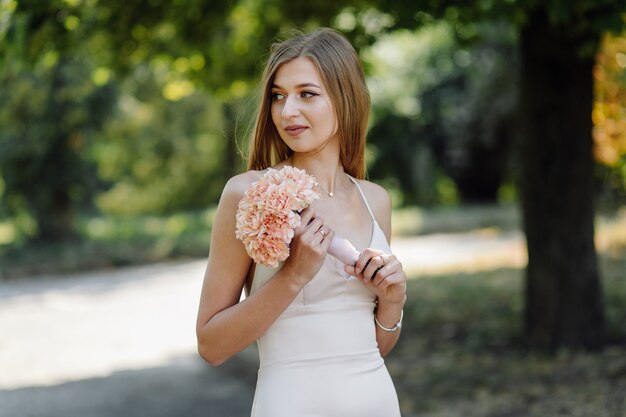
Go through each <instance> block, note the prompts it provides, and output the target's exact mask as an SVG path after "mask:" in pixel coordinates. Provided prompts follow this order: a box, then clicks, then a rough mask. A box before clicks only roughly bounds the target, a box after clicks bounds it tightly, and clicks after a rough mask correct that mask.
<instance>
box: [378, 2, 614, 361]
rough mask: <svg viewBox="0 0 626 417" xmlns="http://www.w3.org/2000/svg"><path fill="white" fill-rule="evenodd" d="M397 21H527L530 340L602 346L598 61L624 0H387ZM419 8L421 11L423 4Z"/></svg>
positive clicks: (523, 85) (552, 345) (523, 175)
mask: <svg viewBox="0 0 626 417" xmlns="http://www.w3.org/2000/svg"><path fill="white" fill-rule="evenodd" d="M378 7H380V9H381V10H386V11H388V12H390V13H393V15H394V16H395V19H396V22H397V26H408V27H411V26H414V25H415V24H417V23H419V21H423V20H428V19H431V18H432V17H433V16H434V17H435V18H445V19H447V20H448V21H450V22H452V23H453V24H454V25H455V26H456V27H457V30H458V31H459V32H461V33H464V34H465V35H466V37H467V38H471V36H472V33H473V25H474V22H476V21H479V20H484V19H509V20H510V21H512V22H513V23H514V24H515V25H516V26H517V27H518V34H519V43H520V71H519V77H520V90H519V102H520V107H519V114H518V130H519V133H520V134H519V140H518V147H519V150H518V157H519V161H520V171H521V172H520V175H519V186H520V191H521V199H522V208H523V222H524V230H525V233H526V237H527V242H528V255H529V260H528V268H527V276H526V310H525V311H526V336H527V340H528V343H529V345H530V346H532V347H535V348H541V349H547V350H554V349H557V348H559V347H569V348H580V347H584V348H590V349H595V348H600V347H602V346H603V344H604V328H605V319H604V309H603V300H602V296H601V290H600V279H599V274H598V266H597V260H596V251H595V247H594V225H593V219H594V202H593V196H594V193H593V168H594V164H593V158H592V123H591V113H592V104H593V94H592V92H593V79H592V68H593V64H594V59H595V54H596V52H597V50H598V45H599V41H600V36H601V34H602V33H603V32H605V31H617V30H620V29H621V28H622V27H624V24H625V21H624V13H625V12H626V3H625V2H623V1H617V0H599V1H593V2H591V1H587V0H574V1H565V0H550V1H545V2H538V1H535V0H525V1H524V0H518V1H509V2H503V1H496V0H486V1H481V2H477V3H468V2H463V1H456V0H442V1H437V2H404V1H403V2H393V3H387V2H380V3H379V4H378ZM418 11H419V12H418Z"/></svg>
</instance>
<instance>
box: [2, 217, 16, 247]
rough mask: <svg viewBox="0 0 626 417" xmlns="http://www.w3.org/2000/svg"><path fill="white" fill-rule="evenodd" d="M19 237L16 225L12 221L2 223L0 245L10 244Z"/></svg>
mask: <svg viewBox="0 0 626 417" xmlns="http://www.w3.org/2000/svg"><path fill="white" fill-rule="evenodd" d="M16 238H17V233H16V232H15V226H13V224H12V223H8V222H4V223H0V245H8V244H9V243H11V242H13V241H14V240H15V239H16Z"/></svg>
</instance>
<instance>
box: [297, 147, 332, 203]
mask: <svg viewBox="0 0 626 417" xmlns="http://www.w3.org/2000/svg"><path fill="white" fill-rule="evenodd" d="M285 163H286V164H287V165H291V166H294V167H296V168H300V169H304V170H305V171H306V172H307V173H308V174H312V175H314V176H315V178H316V179H317V182H318V184H319V186H320V187H321V188H322V191H323V192H324V194H325V195H328V196H330V197H332V196H333V195H334V194H336V193H337V191H339V189H340V188H341V185H342V181H343V180H344V175H343V174H344V170H343V166H342V165H341V162H340V161H339V155H336V157H334V158H330V157H325V158H319V157H307V156H303V155H301V154H293V155H291V156H290V157H289V159H288V160H287V161H285ZM331 194H332V195H331Z"/></svg>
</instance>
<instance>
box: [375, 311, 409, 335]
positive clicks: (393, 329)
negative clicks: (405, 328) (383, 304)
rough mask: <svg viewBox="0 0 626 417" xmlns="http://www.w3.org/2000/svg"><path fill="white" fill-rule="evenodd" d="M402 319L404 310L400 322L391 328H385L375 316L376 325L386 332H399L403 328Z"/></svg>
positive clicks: (401, 312)
mask: <svg viewBox="0 0 626 417" xmlns="http://www.w3.org/2000/svg"><path fill="white" fill-rule="evenodd" d="M402 317H404V310H400V320H398V322H397V323H396V324H394V325H393V327H391V328H389V327H385V326H383V325H382V324H380V322H379V321H378V319H377V318H376V314H374V321H375V322H376V325H377V326H378V327H380V328H381V329H383V330H384V331H386V332H395V331H398V330H400V329H401V328H402Z"/></svg>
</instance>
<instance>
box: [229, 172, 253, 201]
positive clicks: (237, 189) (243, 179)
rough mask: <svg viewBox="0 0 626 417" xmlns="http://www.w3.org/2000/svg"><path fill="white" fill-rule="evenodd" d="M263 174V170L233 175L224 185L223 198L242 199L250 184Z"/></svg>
mask: <svg viewBox="0 0 626 417" xmlns="http://www.w3.org/2000/svg"><path fill="white" fill-rule="evenodd" d="M262 175H263V172H262V171H247V172H244V173H242V174H238V175H235V176H234V177H231V178H230V179H229V180H228V182H227V183H226V185H225V186H224V191H223V192H222V199H228V200H231V199H236V200H237V201H239V200H241V198H242V197H243V195H244V194H245V192H246V190H247V189H248V188H249V187H250V185H251V184H253V183H254V182H256V181H258V180H259V179H260V178H261V176H262Z"/></svg>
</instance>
